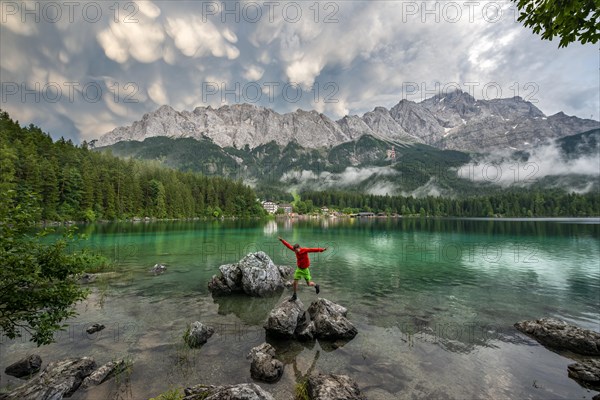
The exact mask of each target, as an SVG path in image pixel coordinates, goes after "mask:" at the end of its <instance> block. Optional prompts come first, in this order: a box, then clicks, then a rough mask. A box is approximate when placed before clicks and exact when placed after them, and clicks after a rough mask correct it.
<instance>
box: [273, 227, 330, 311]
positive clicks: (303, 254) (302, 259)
mask: <svg viewBox="0 0 600 400" xmlns="http://www.w3.org/2000/svg"><path fill="white" fill-rule="evenodd" d="M279 240H280V241H281V243H283V244H284V246H285V247H287V248H288V249H290V250H292V251H293V252H294V253H296V266H297V267H296V271H295V272H294V295H293V296H292V297H291V298H290V301H296V299H297V298H298V297H297V296H296V291H297V290H298V281H299V280H300V279H302V278H304V279H305V280H306V284H307V285H308V286H314V287H315V291H316V292H317V294H319V291H320V287H319V285H317V284H316V283H314V282H313V281H312V279H311V276H310V270H309V269H308V267H310V260H309V258H308V253H321V252H323V251H325V250H327V248H324V249H322V248H320V247H317V248H309V247H300V245H299V244H298V243H296V244H295V245H293V246H292V245H291V244H289V243H288V242H286V241H285V240H283V239H282V238H281V237H280V238H279Z"/></svg>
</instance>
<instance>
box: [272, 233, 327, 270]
mask: <svg viewBox="0 0 600 400" xmlns="http://www.w3.org/2000/svg"><path fill="white" fill-rule="evenodd" d="M280 240H281V243H283V244H284V246H285V247H287V248H288V249H290V250H294V246H292V245H291V244H289V243H288V242H286V241H285V240H283V239H280ZM323 251H325V249H322V248H320V247H315V248H310V247H300V248H299V249H298V251H294V253H296V265H297V266H298V268H300V269H306V268H308V267H309V266H310V260H309V258H308V253H321V252H323Z"/></svg>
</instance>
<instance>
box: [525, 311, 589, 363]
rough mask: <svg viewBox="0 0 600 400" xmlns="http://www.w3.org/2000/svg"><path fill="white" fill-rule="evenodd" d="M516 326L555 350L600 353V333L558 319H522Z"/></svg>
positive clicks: (586, 353)
mask: <svg viewBox="0 0 600 400" xmlns="http://www.w3.org/2000/svg"><path fill="white" fill-rule="evenodd" d="M515 328H517V329H518V330H519V331H521V332H523V333H526V334H527V335H530V336H531V337H533V338H534V339H536V340H537V341H538V342H540V343H541V344H543V345H545V346H547V347H550V348H552V349H555V350H569V351H572V352H573V353H577V354H583V355H590V356H598V355H600V333H598V332H594V331H590V330H587V329H582V328H580V327H578V326H575V325H570V324H568V323H566V322H564V321H561V320H558V319H554V318H542V319H538V320H535V321H521V322H517V323H516V324H515Z"/></svg>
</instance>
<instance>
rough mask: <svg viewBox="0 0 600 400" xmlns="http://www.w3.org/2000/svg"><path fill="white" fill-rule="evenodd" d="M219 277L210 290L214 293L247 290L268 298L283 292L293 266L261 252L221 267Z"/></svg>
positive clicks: (247, 292) (211, 283) (212, 280)
mask: <svg viewBox="0 0 600 400" xmlns="http://www.w3.org/2000/svg"><path fill="white" fill-rule="evenodd" d="M219 270H220V271H221V275H220V276H216V275H215V276H213V277H212V279H211V280H210V282H209V283H208V289H209V290H210V291H211V292H212V294H213V295H215V296H223V295H227V294H230V293H246V294H247V295H250V296H257V297H265V296H270V295H273V294H275V293H277V292H279V291H281V290H282V289H283V288H284V287H285V279H286V278H287V277H289V275H290V274H291V270H292V269H291V268H290V267H285V266H276V265H275V264H274V263H273V261H272V260H271V259H270V258H269V256H268V255H267V254H266V253H265V252H263V251H259V252H256V253H250V254H248V255H247V256H245V257H244V258H242V259H241V260H240V261H239V262H237V263H235V264H225V265H221V266H220V267H219Z"/></svg>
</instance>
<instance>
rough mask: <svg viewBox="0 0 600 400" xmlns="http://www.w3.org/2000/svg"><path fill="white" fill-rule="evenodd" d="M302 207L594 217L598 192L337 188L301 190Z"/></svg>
mask: <svg viewBox="0 0 600 400" xmlns="http://www.w3.org/2000/svg"><path fill="white" fill-rule="evenodd" d="M301 197H302V204H300V207H302V208H304V209H309V208H312V209H317V210H318V208H319V207H322V206H326V207H330V208H335V209H337V210H339V211H342V212H346V213H350V212H358V211H372V212H375V213H388V214H391V213H398V214H402V215H421V216H453V217H494V216H499V217H595V216H600V195H599V194H598V193H597V192H590V193H586V194H575V193H567V192H565V191H561V190H552V191H525V190H523V191H514V190H513V191H511V192H506V193H501V194H494V195H493V196H477V197H467V198H456V199H452V198H443V197H433V196H428V197H424V198H414V197H402V196H377V195H365V194H360V193H354V192H341V191H319V192H314V191H309V192H302V193H301Z"/></svg>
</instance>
